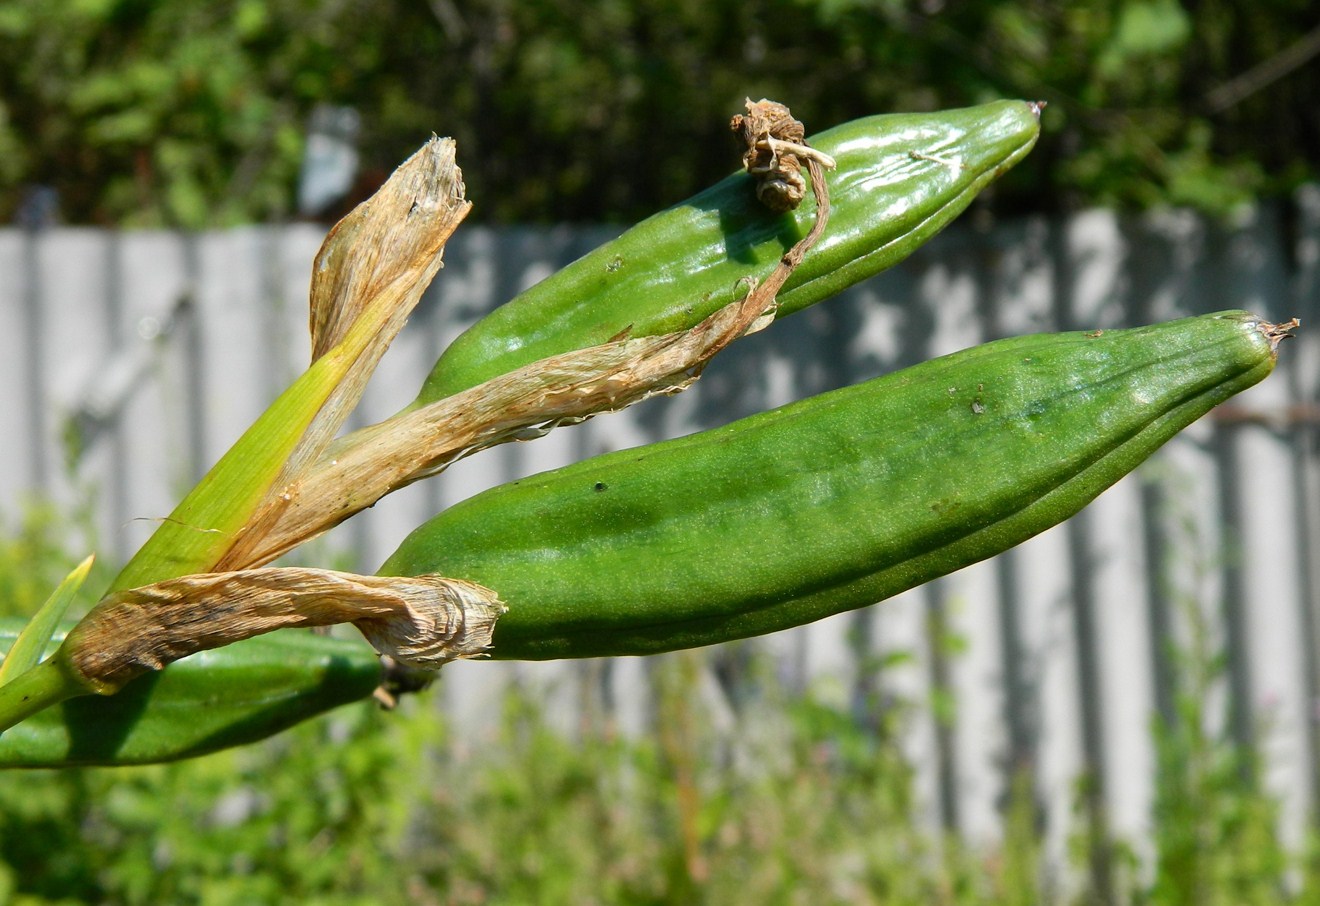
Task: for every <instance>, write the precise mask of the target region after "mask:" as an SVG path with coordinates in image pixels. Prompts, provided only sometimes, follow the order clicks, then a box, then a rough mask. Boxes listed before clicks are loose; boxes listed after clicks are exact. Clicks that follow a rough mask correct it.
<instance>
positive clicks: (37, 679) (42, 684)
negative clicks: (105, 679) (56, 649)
mask: <svg viewBox="0 0 1320 906" xmlns="http://www.w3.org/2000/svg"><path fill="white" fill-rule="evenodd" d="M91 691H92V690H90V689H88V688H87V687H86V686H84V685H83V684H82V683H80V682H79V681H78V680H77V679H76V678H75V677H74V676H73V674H72V673H71V672H69V671H68V670H66V669H65V668H64V661H63V659H61V658H60V657H59V656H58V655H57V656H55V657H50V658H47V659H46V660H44V661H42V662H41V663H40V664H38V665H37V666H35V667H33V668H32V669H31V670H27V671H25V672H23V673H21V674H19V675H18V676H16V677H14V678H13V679H12V680H10V681H9V682H7V683H5V684H4V685H3V686H0V732H3V731H4V730H8V729H9V728H10V727H12V726H14V724H16V723H18V722H19V721H22V720H26V719H27V718H29V717H31V716H32V715H33V714H36V713H37V712H38V711H43V710H45V709H46V708H49V707H51V706H52V705H58V704H59V703H60V702H62V701H64V700H65V699H70V698H74V697H75V696H78V695H90V694H91Z"/></svg>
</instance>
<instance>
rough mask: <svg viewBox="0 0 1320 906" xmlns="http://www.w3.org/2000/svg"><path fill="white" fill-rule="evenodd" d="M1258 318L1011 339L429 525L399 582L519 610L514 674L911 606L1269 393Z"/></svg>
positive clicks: (497, 639)
mask: <svg viewBox="0 0 1320 906" xmlns="http://www.w3.org/2000/svg"><path fill="white" fill-rule="evenodd" d="M1284 331H1285V329H1281V328H1277V327H1275V326H1274V325H1269V324H1265V323H1263V322H1261V321H1260V320H1259V319H1258V318H1255V317H1253V316H1252V315H1249V314H1247V313H1245V312H1226V313H1220V314H1215V315H1205V316H1201V317H1195V318H1186V319H1183V320H1178V321H1173V322H1169V323H1166V324H1159V325H1155V326H1151V327H1143V328H1138V329H1133V330H1106V331H1103V332H1102V331H1096V332H1094V333H1062V334H1043V335H1036V336H1026V337H1017V338H1013V339H1007V340H999V341H996V342H993V343H988V344H985V345H983V346H978V347H974V348H972V349H967V350H964V351H962V352H959V353H955V354H953V355H948V356H944V357H942V358H938V359H933V360H931V361H929V362H925V363H922V364H920V365H916V366H914V367H911V368H907V369H905V370H903V371H899V372H896V373H893V374H890V375H886V376H884V377H880V378H877V379H875V380H872V381H869V382H867V383H864V384H860V385H857V386H854V387H848V388H845V389H842V390H836V391H834V392H832V393H826V394H823V395H821V396H817V397H813V398H811V399H807V400H804V401H802V402H798V403H794V404H792V405H788V406H785V407H783V408H780V409H776V410H774V411H771V412H765V413H762V414H759V415H755V416H752V417H750V418H746V419H743V420H741V421H737V422H734V423H732V424H730V425H727V426H724V427H722V428H717V429H715V430H711V431H706V432H703V433H699V434H694V435H691V436H689V437H684V438H680V439H677V440H671V441H667V442H664V443H658V444H654V445H651V446H647V447H642V448H640V449H632V450H623V451H619V452H616V453H611V454H607V455H604V456H599V457H596V458H593V459H588V460H585V461H583V462H580V463H576V464H574V465H571V466H568V467H566V468H562V469H557V470H555V471H551V472H546V473H544V474H541V475H536V476H532V477H530V478H527V479H524V480H522V481H515V482H512V483H510V484H506V485H503V486H500V487H497V488H493V489H491V490H489V491H486V492H484V493H481V494H478V495H476V496H475V497H473V498H471V499H469V500H467V501H464V502H463V503H460V504H458V505H457V506H454V507H453V508H451V509H449V510H447V511H446V512H444V513H441V514H440V515H439V516H437V517H436V518H435V519H433V520H431V521H430V522H428V523H426V524H425V525H423V526H422V527H420V528H418V529H417V530H416V531H414V532H413V533H412V534H411V535H410V536H409V537H408V538H407V539H406V540H405V541H404V542H403V545H402V546H401V547H400V548H399V549H398V551H397V552H395V554H394V555H393V556H391V557H390V558H389V560H388V561H387V562H386V563H385V564H384V566H383V567H382V569H381V572H382V573H383V574H389V575H415V574H421V573H430V572H435V573H440V574H442V575H445V576H450V577H454V578H461V579H467V580H471V581H474V582H478V583H480V584H482V585H484V586H487V587H489V588H491V589H493V590H494V591H495V592H496V593H497V594H498V595H499V596H500V598H501V600H503V601H504V602H505V603H506V604H507V605H508V608H509V609H508V612H507V613H506V614H505V615H504V616H503V617H502V618H501V619H500V621H499V623H498V624H497V625H496V627H495V635H494V644H493V647H492V650H491V652H490V653H491V655H492V656H493V657H496V658H560V657H588V656H597V655H625V654H646V653H650V652H658V651H665V650H670V649H677V648H686V647H691V646H697V645H707V644H711V643H715V642H723V641H728V640H731V639H739V638H745V637H748V636H753V635H758V634H761V633H767V632H773V631H775V630H779V629H785V628H787V627H790V626H797V625H800V624H803V623H808V622H810V621H813V620H818V619H820V618H822V617H826V616H829V615H831V614H835V613H839V612H841V611H845V610H850V609H853V608H857V607H862V606H866V605H868V604H871V603H873V602H875V601H880V600H882V599H884V598H887V597H890V596H891V595H895V594H897V593H899V592H901V591H904V590H906V589H909V588H912V587H914V586H917V585H920V584H922V583H924V582H927V581H929V580H931V579H934V578H936V577H937V576H941V575H944V574H946V573H949V572H952V571H954V570H956V569H959V568H960V567H963V566H966V565H968V564H970V563H974V562H976V561H978V560H982V559H985V558H986V557H990V556H992V555H994V554H997V553H999V552H1001V551H1004V550H1007V549H1008V548H1010V547H1013V546H1014V545H1016V544H1019V543H1020V542H1022V541H1025V540H1026V539H1028V538H1030V537H1031V536H1033V535H1035V534H1037V533H1039V532H1042V531H1044V530H1045V529H1047V528H1049V527H1051V526H1053V525H1056V524H1058V523H1060V522H1062V521H1063V520H1065V519H1067V518H1068V517H1070V516H1072V515H1073V514H1074V513H1076V512H1077V511H1078V510H1080V509H1081V508H1082V507H1083V506H1085V505H1086V504H1087V503H1088V502H1090V501H1091V500H1092V499H1093V498H1094V497H1095V496H1096V495H1097V494H1099V493H1100V492H1101V491H1103V490H1104V489H1105V488H1107V487H1109V486H1110V485H1112V484H1113V483H1114V482H1115V481H1117V480H1118V479H1119V478H1121V477H1122V476H1123V475H1125V474H1126V473H1127V472H1129V471H1130V470H1131V469H1133V468H1134V467H1135V466H1136V465H1137V464H1138V463H1140V462H1142V461H1143V460H1144V459H1146V457H1148V456H1149V455H1150V454H1151V453H1152V452H1154V451H1155V450H1156V449H1157V448H1158V447H1159V446H1160V445H1161V444H1163V443H1164V442H1165V441H1167V440H1168V439H1169V438H1171V437H1173V436H1174V434H1176V433H1177V432H1178V431H1179V430H1181V429H1182V428H1183V427H1185V426H1186V425H1188V424H1190V423H1191V422H1192V421H1193V420H1195V419H1196V418H1199V417H1200V416H1201V415H1204V414H1205V413H1206V412H1208V411H1209V410H1210V409H1211V408H1212V407H1213V406H1215V405H1216V404H1218V403H1220V402H1222V401H1223V400H1225V399H1227V398H1228V397H1230V396H1232V395H1233V394H1235V393H1237V392H1239V391H1241V390H1243V389H1245V388H1246V387H1249V386H1250V385H1252V384H1255V383H1256V382H1257V381H1260V380H1261V379H1263V378H1264V377H1265V376H1266V375H1267V374H1269V373H1270V371H1271V370H1272V369H1273V367H1274V362H1275V346H1276V345H1277V343H1278V340H1279V337H1280V336H1282V335H1283V334H1284Z"/></svg>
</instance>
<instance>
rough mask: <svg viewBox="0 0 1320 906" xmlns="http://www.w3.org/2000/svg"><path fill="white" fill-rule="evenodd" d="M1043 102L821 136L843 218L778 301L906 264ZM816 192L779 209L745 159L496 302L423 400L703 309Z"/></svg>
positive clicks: (724, 293)
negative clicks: (764, 196) (763, 194)
mask: <svg viewBox="0 0 1320 906" xmlns="http://www.w3.org/2000/svg"><path fill="white" fill-rule="evenodd" d="M1039 114H1040V105H1039V104H1033V103H1028V102H1026V101H998V102H995V103H992V104H985V105H982V106H980V107H970V108H966V109H962V110H946V111H942V112H939V113H915V114H887V115H881V116H872V117H867V118H865V119H859V120H855V121H853V122H850V123H846V124H844V125H842V126H838V127H836V128H833V129H830V130H827V131H825V132H822V133H820V134H819V135H816V136H813V137H812V138H811V140H810V141H811V145H812V147H814V148H816V149H817V150H819V151H823V152H825V153H827V154H829V155H830V156H832V157H833V158H834V160H835V162H836V164H837V167H836V168H835V169H834V170H832V171H829V172H828V173H827V174H826V177H827V180H826V181H827V183H828V185H829V194H830V202H831V209H830V220H829V226H828V228H827V229H826V230H825V233H824V235H822V236H821V238H820V240H819V241H818V242H817V243H816V245H815V246H814V247H812V249H811V250H810V251H809V252H807V254H806V257H805V258H804V259H803V261H802V263H801V265H800V266H799V267H798V268H797V269H796V270H795V271H794V272H793V274H792V276H791V277H790V278H789V280H788V283H787V284H786V285H785V286H784V289H783V290H782V291H781V292H780V293H779V296H778V300H779V310H778V313H777V314H778V315H779V316H783V315H786V314H791V313H792V312H795V311H799V310H801V309H803V308H806V307H807V306H809V305H814V304H815V303H817V302H820V301H821V300H823V299H827V298H829V297H830V296H832V295H834V294H836V293H838V292H839V291H840V290H842V289H845V288H847V287H849V286H852V285H853V284H854V283H857V282H859V281H861V280H864V279H865V278H867V277H870V276H872V275H874V274H877V273H879V272H880V271H882V270H884V269H886V268H888V267H892V266H893V265H895V264H897V263H898V262H900V261H902V260H903V259H904V258H906V257H907V256H908V255H909V254H911V253H912V251H913V250H914V249H916V248H917V247H918V246H920V245H921V244H922V243H924V242H926V241H927V240H928V239H930V238H931V237H932V236H934V235H935V234H936V233H938V232H939V231H940V230H941V229H943V228H944V227H945V226H946V225H947V224H948V223H949V222H950V221H951V220H952V219H953V218H954V217H956V216H957V215H958V214H959V213H960V212H961V211H962V210H963V209H964V208H966V207H967V205H968V204H969V203H970V202H971V200H972V199H973V198H975V197H976V195H977V193H978V192H980V191H981V190H982V189H983V188H985V187H986V186H987V185H989V184H990V183H991V182H992V181H994V179H995V178H996V177H998V176H999V175H1000V174H1001V173H1003V172H1004V171H1006V170H1007V169H1009V168H1010V167H1012V166H1013V165H1014V164H1015V163H1017V162H1018V161H1019V160H1021V159H1022V158H1023V157H1024V156H1025V155H1026V153H1027V152H1028V151H1029V150H1031V147H1032V146H1033V145H1034V144H1035V141H1036V137H1037V135H1039V132H1040V123H1039ZM815 212H816V204H815V201H814V199H808V200H807V201H805V202H803V203H802V204H801V205H800V206H799V207H798V208H797V210H795V211H790V212H787V213H774V212H772V211H769V210H767V209H766V208H765V207H764V206H762V205H761V204H760V203H759V202H757V200H756V193H755V191H754V189H753V185H752V177H750V176H748V175H747V174H746V173H737V174H734V175H733V176H730V177H728V178H727V179H725V180H723V181H722V182H720V183H717V184H716V185H714V186H712V187H711V188H709V189H707V190H706V191H704V192H701V193H700V194H697V195H694V196H693V197H692V198H690V199H688V200H687V201H684V202H682V203H681V204H678V205H675V206H674V207H672V208H669V209H667V210H664V211H662V212H660V213H658V214H656V215H654V216H652V217H650V218H648V219H646V220H644V221H642V222H641V223H639V224H637V225H636V226H634V227H632V228H631V229H629V230H628V231H627V232H625V233H624V234H623V235H621V236H620V237H618V238H617V239H614V240H612V241H611V242H607V243H605V244H604V245H602V246H601V247H600V248H598V249H596V250H595V251H593V252H591V253H589V254H587V255H585V256H584V257H582V258H580V259H578V260H577V261H575V262H573V263H572V264H570V265H569V266H568V267H565V268H563V269H562V270H560V271H558V272H557V273H555V274H553V275H551V276H550V277H548V278H546V279H545V280H543V281H541V282H540V283H538V284H537V285H535V286H533V287H531V288H530V289H528V290H527V291H526V292H523V293H521V294H520V295H518V296H517V297H515V298H514V299H512V300H511V301H509V302H507V303H506V304H504V305H502V306H500V307H499V308H497V309H495V311H493V312H491V313H490V314H489V315H487V316H486V317H484V318H482V319H481V320H480V321H478V322H477V323H476V324H475V325H473V326H472V327H471V328H470V329H469V330H467V331H466V332H465V333H464V334H462V335H461V336H459V337H458V339H456V340H455V341H454V342H453V343H452V344H451V345H450V346H449V348H448V349H446V350H445V351H444V353H443V355H441V357H440V359H439V361H438V362H437V363H436V365H435V367H434V368H433V369H432V371H431V374H430V376H429V377H428V378H427V379H426V383H425V384H424V386H423V387H422V391H421V393H420V394H419V396H418V398H417V401H416V403H414V405H422V404H424V403H429V402H433V401H435V400H438V399H442V398H444V397H446V396H450V395H451V394H454V393H457V392H459V391H460V390H465V389H467V388H469V387H473V386H475V385H477V384H479V383H481V382H482V381H485V380H488V379H490V378H492V377H496V376H498V375H501V374H506V373H508V372H510V371H513V370H514V369H515V368H518V367H520V366H522V365H527V364H529V363H531V362H535V361H537V360H538V359H542V358H546V357H548V356H551V355H557V354H559V353H563V352H571V351H572V350H574V349H582V348H585V347H587V346H594V345H598V344H600V343H604V342H606V341H608V340H609V339H611V338H612V337H615V336H617V335H619V334H620V333H622V332H624V331H627V332H628V333H630V334H631V335H632V336H635V337H641V336H653V335H656V334H661V333H667V332H669V331H675V330H680V329H684V328H688V327H692V326H693V325H695V324H697V323H698V322H700V321H701V320H702V319H703V318H705V317H706V316H708V315H710V314H711V313H713V312H714V311H716V310H718V309H719V308H720V307H722V306H724V305H726V304H728V303H730V302H732V301H734V300H735V299H737V298H739V297H740V296H741V295H742V294H743V293H744V292H745V291H746V289H745V287H744V286H742V285H741V281H743V280H745V279H746V278H748V277H764V276H766V274H768V273H769V272H770V270H771V269H772V268H773V267H774V265H775V263H776V262H777V261H778V260H779V258H780V257H781V256H782V255H783V254H784V253H785V252H786V251H788V250H789V249H790V248H791V247H792V246H793V245H794V243H796V242H797V241H798V240H799V239H801V238H802V237H803V236H805V235H806V234H807V232H808V231H809V230H810V229H811V225H812V223H813V222H814V219H815V216H816V214H815Z"/></svg>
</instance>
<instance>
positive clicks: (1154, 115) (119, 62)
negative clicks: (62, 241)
mask: <svg viewBox="0 0 1320 906" xmlns="http://www.w3.org/2000/svg"><path fill="white" fill-rule="evenodd" d="M1318 26H1320V10H1317V8H1316V7H1315V6H1314V4H1311V3H1309V2H1307V0H1278V2H1274V3H1269V4H1259V3H1252V2H1248V0H1199V2H1195V3H1192V2H1185V3H1181V4H1180V3H1178V2H1176V0H1110V2H1103V3H1102V2H1095V0H1091V2H1084V3H1072V4H1055V3H1046V2H1042V0H1019V2H1015V3H1000V2H993V0H970V2H959V3H950V2H946V0H591V2H589V3H588V2H584V0H556V2H543V3H516V2H512V0H431V2H428V3H402V2H397V0H393V2H392V0H336V2H333V3H321V2H316V0H217V2H214V3H205V4H197V3H191V2H187V0H150V2H147V0H67V2H61V3H55V4H52V3H49V2H47V0H7V2H6V3H5V4H3V5H0V58H3V59H4V60H5V61H6V65H5V66H4V67H0V220H3V219H8V218H9V217H10V216H12V215H13V214H14V212H15V210H16V209H17V206H18V205H19V203H20V199H21V197H22V194H23V189H24V187H25V186H31V185H37V184H40V185H48V186H53V187H56V188H57V189H58V190H59V193H60V198H61V213H62V216H63V218H64V219H65V220H67V221H72V222H80V223H114V224H131V225H178V226H185V227H200V226H207V225H219V224H227V223H233V222H238V221H251V220H258V221H260V220H267V219H278V218H282V217H285V216H288V215H289V212H290V210H291V207H292V202H291V199H292V197H293V189H294V186H295V183H296V178H297V173H298V169H299V166H300V160H301V153H302V146H303V142H304V131H305V128H306V123H307V120H308V117H309V115H310V111H311V110H312V108H313V107H314V106H315V105H316V104H317V103H318V102H328V103H333V104H340V105H348V106H352V107H354V108H356V109H357V110H358V111H359V112H360V113H361V115H362V117H363V124H364V129H363V134H364V137H363V141H362V149H361V150H362V153H363V158H364V163H365V169H364V174H363V178H364V185H363V186H361V187H360V189H361V191H363V192H365V191H367V190H368V189H369V187H371V185H372V184H378V183H379V181H380V180H381V179H382V178H383V177H384V175H385V174H386V173H388V172H389V171H390V170H391V169H392V168H393V167H394V166H396V165H397V164H398V163H399V162H400V161H401V160H402V159H403V158H404V157H405V156H407V155H408V154H409V153H411V152H412V151H413V150H414V149H415V148H416V147H417V146H418V145H419V144H420V143H421V142H422V140H424V139H425V138H426V136H427V135H428V134H429V133H430V132H432V131H435V132H438V133H440V134H452V135H454V136H455V137H456V138H457V139H458V140H459V142H460V163H461V164H462V166H463V168H464V173H465V176H466V178H467V182H468V185H469V195H470V197H471V198H473V199H474V201H475V202H476V209H475V211H474V217H476V218H479V219H485V220H488V221H494V220H499V221H532V220H540V221H602V220H606V221H624V222H628V221H632V220H635V219H638V218H640V217H642V216H644V215H646V214H648V213H651V212H653V211H655V210H657V209H659V208H661V207H663V206H665V205H668V204H670V203H673V202H674V201H677V200H679V199H682V198H684V197H686V196H687V195H689V194H691V193H692V192H694V191H695V190H697V189H699V188H701V187H703V186H705V185H707V184H709V183H710V182H712V181H714V180H715V179H717V178H719V177H720V176H723V175H724V174H725V173H727V172H729V171H730V170H732V169H733V168H734V165H735V163H736V153H735V150H734V147H733V144H732V139H731V138H730V137H729V136H728V135H727V122H728V119H729V117H730V115H732V114H733V113H735V112H737V111H738V110H739V109H740V107H741V104H742V100H743V98H744V97H745V96H752V97H761V96H769V97H773V98H776V99H778V100H783V101H785V102H786V103H789V104H790V105H791V106H792V107H793V109H794V110H795V111H796V112H797V113H798V114H799V116H801V117H802V118H804V119H805V121H806V122H807V124H808V126H809V128H811V129H821V128H825V127H827V126H829V125H833V124H835V123H838V122H842V121H844V120H847V119H852V118H855V117H857V116H862V115H866V114H871V113H876V112H882V111H887V110H925V109H937V108H940V107H952V106H962V105H966V104H972V103H979V102H983V101H985V100H988V99H990V98H996V97H1012V96H1016V97H1025V98H1030V99H1039V100H1046V101H1048V102H1050V106H1049V108H1048V109H1047V111H1046V116H1045V129H1046V139H1045V141H1044V142H1042V145H1041V147H1040V148H1039V149H1038V150H1037V151H1036V152H1035V153H1034V154H1033V155H1032V156H1031V157H1030V158H1029V159H1028V161H1027V162H1026V163H1025V164H1024V165H1023V166H1021V167H1019V168H1018V169H1017V170H1016V171H1014V173H1012V174H1010V179H1009V181H1008V182H1007V184H1005V185H1004V186H1002V187H1001V189H1000V191H999V196H998V197H999V201H1000V204H1001V205H1003V206H1004V207H1005V208H1031V209H1037V210H1041V209H1046V210H1048V209H1058V208H1066V207H1070V206H1075V205H1078V204H1091V203H1107V204H1108V203H1112V204H1118V205H1124V206H1132V207H1145V206H1150V205H1156V204H1163V203H1176V204H1191V205H1195V206H1198V207H1201V208H1203V209H1208V210H1212V211H1223V210H1225V209H1227V208H1229V207H1231V206H1233V205H1235V204H1237V203H1238V202H1240V201H1242V200H1244V199H1247V198H1250V197H1253V196H1257V195H1261V194H1272V193H1282V192H1285V191H1287V190H1288V189H1289V188H1290V187H1291V186H1293V185H1295V184H1296V183H1297V182H1298V181H1300V180H1304V179H1308V178H1315V177H1316V175H1317V173H1318V172H1320V79H1317V78H1316V71H1317V67H1316V65H1315V64H1314V55H1315V54H1316V53H1317V52H1320V30H1317V28H1318ZM1308 63H1309V64H1310V65H1307V64H1308Z"/></svg>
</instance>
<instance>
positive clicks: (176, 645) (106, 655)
mask: <svg viewBox="0 0 1320 906" xmlns="http://www.w3.org/2000/svg"><path fill="white" fill-rule="evenodd" d="M503 612H504V605H503V604H501V603H500V601H499V599H498V597H496V595H495V593H494V592H493V591H491V590H490V589H488V588H483V587H482V586H480V585H476V584H474V583H472V582H463V581H460V580H457V579H445V578H442V577H439V576H415V577H394V576H387V577H380V576H359V575H354V574H352V573H342V572H335V571H333V570H326V569H308V568H301V567H287V568H286V567H281V568H267V569H254V570H244V571H241V572H232V573H205V574H199V575H194V576H184V577H182V578H179V579H170V580H168V581H165V582H158V583H156V584H155V585H147V586H144V587H142V588H134V589H131V590H129V591H124V592H119V593H117V594H114V595H111V596H110V597H108V598H106V599H105V600H104V601H102V602H101V603H100V604H98V605H97V606H96V607H95V608H93V610H92V612H91V613H89V614H88V615H87V617H86V618H85V619H84V620H83V621H82V622H81V623H79V624H78V626H77V627H76V629H75V630H74V633H73V634H71V635H70V639H71V640H72V641H73V644H72V645H71V646H70V648H69V651H70V658H69V661H70V664H71V666H72V667H73V669H74V670H75V671H76V672H77V673H78V675H79V677H80V678H81V679H82V680H84V681H85V682H86V684H87V685H89V686H90V687H92V688H96V689H97V690H98V691H101V692H103V693H108V692H113V691H116V690H118V689H119V688H121V687H122V686H123V684H124V683H126V682H128V681H129V680H130V679H132V678H133V677H135V676H138V675H139V674H142V673H145V672H147V671H149V670H159V669H160V668H162V667H164V666H165V665H166V664H169V663H171V662H172V661H176V660H178V659H179V658H182V657H186V656H187V655H189V654H193V653H195V652H197V651H205V650H207V649H211V648H219V647H222V646H224V645H228V644H229V643H230V642H236V641H239V640H241V639H247V638H251V637H253V636H256V635H261V634H263V633H266V632H272V631H274V630H276V629H283V628H286V627H291V626H304V627H306V626H331V625H334V624H337V623H353V624H354V625H356V626H357V627H358V628H359V629H360V630H361V631H362V634H363V635H364V636H366V638H367V640H368V641H369V642H371V644H372V645H373V646H375V648H376V650H377V651H380V652H381V653H383V654H387V655H389V656H391V657H393V658H394V659H396V660H399V661H402V662H404V663H406V664H410V665H413V666H416V667H422V668H425V669H428V670H434V669H437V668H439V667H440V666H441V665H443V664H445V663H448V662H449V661H452V660H457V659H459V658H470V657H476V656H477V655H480V654H482V653H483V652H484V651H485V650H486V649H487V648H489V647H490V640H491V633H492V632H493V631H494V627H495V621H496V620H497V618H498V617H499V615H500V614H501V613H503Z"/></svg>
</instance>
